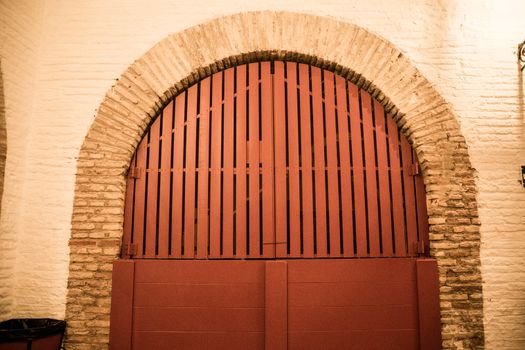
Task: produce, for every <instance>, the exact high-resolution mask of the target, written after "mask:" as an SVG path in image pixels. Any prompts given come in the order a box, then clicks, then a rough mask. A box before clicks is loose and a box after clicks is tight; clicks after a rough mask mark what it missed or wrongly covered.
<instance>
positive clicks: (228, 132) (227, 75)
mask: <svg viewBox="0 0 525 350" xmlns="http://www.w3.org/2000/svg"><path fill="white" fill-rule="evenodd" d="M234 73H235V70H234V68H230V69H227V70H225V71H224V92H223V95H224V115H223V120H224V130H223V134H224V140H223V142H224V149H223V150H222V152H223V157H224V164H223V195H222V245H223V251H222V256H223V257H224V258H232V257H233V197H234V196H235V192H234V191H233V153H234V149H233V141H234V140H233V138H234V136H235V135H234V131H233V128H234V125H233V113H234V110H233V108H234V104H233V93H234V83H235V81H234V78H235V77H234Z"/></svg>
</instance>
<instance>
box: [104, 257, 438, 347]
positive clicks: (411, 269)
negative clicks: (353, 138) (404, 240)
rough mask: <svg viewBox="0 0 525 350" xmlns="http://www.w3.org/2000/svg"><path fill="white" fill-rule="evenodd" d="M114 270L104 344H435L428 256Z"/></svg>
mask: <svg viewBox="0 0 525 350" xmlns="http://www.w3.org/2000/svg"><path fill="white" fill-rule="evenodd" d="M113 280H114V281H115V282H116V283H119V285H118V286H115V285H114V287H113V288H114V293H115V294H114V295H115V296H118V299H117V298H114V299H113V304H112V319H111V322H112V328H111V334H110V341H111V349H119V350H120V349H122V350H124V349H126V350H129V349H145V348H154V349H155V350H168V349H170V350H171V349H181V350H185V349H188V350H189V349H192V350H196V349H197V350H198V349H265V350H285V349H290V350H295V349H356V350H357V349H359V350H367V349H394V350H395V349H399V350H406V349H424V350H428V349H439V348H440V342H441V340H440V336H439V334H440V333H439V329H440V327H439V325H440V319H439V300H438V293H439V285H438V283H437V265H436V262H435V260H429V259H426V260H425V259H423V260H420V259H412V258H404V259H366V260H353V259H341V260H338V259H315V260H269V261H265V260H246V261H239V260H222V261H214V260H201V261H184V260H149V261H148V260H127V261H126V260H119V261H117V262H116V263H115V268H114V278H113ZM116 322H120V324H116ZM126 337H127V338H126ZM126 339H127V340H126Z"/></svg>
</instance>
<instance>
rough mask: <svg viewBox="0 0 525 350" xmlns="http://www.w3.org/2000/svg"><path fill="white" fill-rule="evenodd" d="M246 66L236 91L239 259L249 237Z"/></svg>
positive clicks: (237, 247)
mask: <svg viewBox="0 0 525 350" xmlns="http://www.w3.org/2000/svg"><path fill="white" fill-rule="evenodd" d="M246 67H247V66H246V65H242V66H238V67H237V73H236V74H237V77H236V78H237V84H236V85H237V91H236V101H235V103H236V118H237V120H236V129H237V130H236V135H235V140H236V154H237V159H236V166H235V167H236V171H237V177H236V179H237V183H236V196H237V199H236V201H235V202H236V203H235V204H236V208H235V212H236V215H235V217H236V222H235V225H236V227H237V229H236V232H237V236H236V245H235V248H236V251H235V255H236V257H238V258H244V257H246V253H247V249H246V248H247V246H246V243H247V235H248V234H249V232H248V230H247V227H246V216H247V214H248V213H247V211H246V200H247V197H246V161H247V159H246V136H247V135H246V88H247V86H246Z"/></svg>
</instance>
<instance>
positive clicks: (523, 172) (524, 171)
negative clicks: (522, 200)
mask: <svg viewBox="0 0 525 350" xmlns="http://www.w3.org/2000/svg"><path fill="white" fill-rule="evenodd" d="M520 182H521V185H522V186H523V187H525V165H522V166H521V180H520Z"/></svg>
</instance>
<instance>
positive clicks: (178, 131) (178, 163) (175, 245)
mask: <svg viewBox="0 0 525 350" xmlns="http://www.w3.org/2000/svg"><path fill="white" fill-rule="evenodd" d="M185 104H186V92H182V93H181V94H180V95H178V96H177V97H176V98H175V117H174V119H175V122H174V131H173V134H174V136H173V139H174V140H173V142H174V143H173V184H172V185H173V186H172V200H171V208H172V214H171V215H172V218H171V220H172V226H171V254H170V257H173V258H180V257H181V253H182V215H184V213H183V212H182V201H183V198H182V176H183V171H184V169H183V166H184V164H183V160H184V113H185V108H186V106H185Z"/></svg>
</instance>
